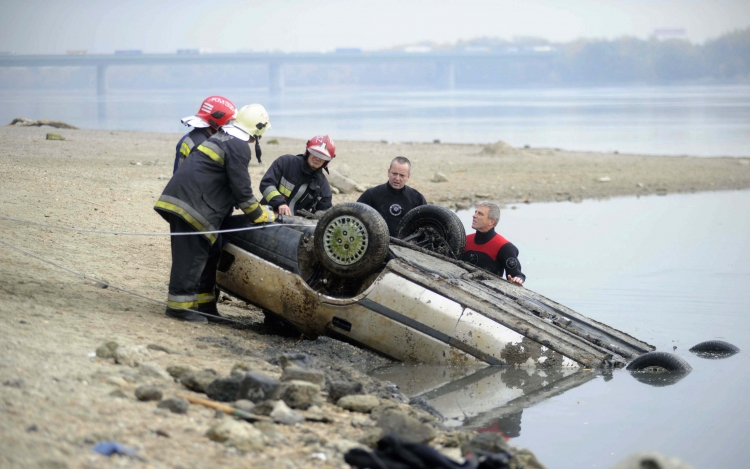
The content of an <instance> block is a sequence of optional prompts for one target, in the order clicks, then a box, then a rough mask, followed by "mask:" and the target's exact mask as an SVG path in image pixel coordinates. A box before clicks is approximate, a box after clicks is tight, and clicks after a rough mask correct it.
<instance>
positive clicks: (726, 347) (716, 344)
mask: <svg viewBox="0 0 750 469" xmlns="http://www.w3.org/2000/svg"><path fill="white" fill-rule="evenodd" d="M690 351H691V352H693V353H694V354H696V355H698V356H699V357H701V358H709V359H720V358H728V357H731V356H732V355H735V354H737V353H739V352H740V349H739V347H736V346H734V345H732V344H730V343H729V342H724V341H723V340H707V341H705V342H701V343H700V344H697V345H695V346H693V347H692V348H691V349H690Z"/></svg>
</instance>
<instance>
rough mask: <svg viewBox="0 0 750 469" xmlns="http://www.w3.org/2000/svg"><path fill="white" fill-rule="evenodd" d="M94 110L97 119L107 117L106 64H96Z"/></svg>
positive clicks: (101, 119)
mask: <svg viewBox="0 0 750 469" xmlns="http://www.w3.org/2000/svg"><path fill="white" fill-rule="evenodd" d="M96 98H97V99H96V110H97V117H98V118H99V121H104V120H106V119H107V66H106V65H103V64H99V65H97V66H96Z"/></svg>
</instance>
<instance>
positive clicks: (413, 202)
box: [357, 156, 427, 236]
mask: <svg viewBox="0 0 750 469" xmlns="http://www.w3.org/2000/svg"><path fill="white" fill-rule="evenodd" d="M410 176H411V162H410V161H409V160H408V159H407V158H404V157H403V156H397V157H396V158H394V159H393V160H392V161H391V166H390V167H389V168H388V182H387V183H385V184H381V185H379V186H376V187H373V188H370V189H367V190H366V191H365V192H364V193H363V194H362V195H361V196H360V197H359V199H358V200H357V202H359V203H362V204H365V205H369V206H370V207H372V208H374V209H375V210H377V211H378V213H380V215H381V216H382V217H383V218H384V219H385V222H386V223H387V224H388V231H389V232H390V233H391V236H397V235H398V224H399V223H401V220H402V219H403V218H404V215H405V214H406V213H407V212H408V211H409V210H411V209H413V208H415V207H419V206H420V205H426V204H427V201H426V200H425V198H424V196H423V195H422V194H420V193H419V192H418V191H417V190H416V189H412V188H411V187H408V186H407V185H406V183H407V182H408V181H409V177H410Z"/></svg>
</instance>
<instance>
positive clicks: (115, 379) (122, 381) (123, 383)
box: [107, 376, 128, 388]
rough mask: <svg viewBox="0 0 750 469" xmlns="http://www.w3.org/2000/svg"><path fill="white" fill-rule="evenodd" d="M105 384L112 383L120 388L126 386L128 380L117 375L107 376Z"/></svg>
mask: <svg viewBox="0 0 750 469" xmlns="http://www.w3.org/2000/svg"><path fill="white" fill-rule="evenodd" d="M107 384H113V385H115V386H119V387H121V388H124V387H127V386H128V382H127V381H125V379H124V378H120V377H119V376H110V377H109V378H107Z"/></svg>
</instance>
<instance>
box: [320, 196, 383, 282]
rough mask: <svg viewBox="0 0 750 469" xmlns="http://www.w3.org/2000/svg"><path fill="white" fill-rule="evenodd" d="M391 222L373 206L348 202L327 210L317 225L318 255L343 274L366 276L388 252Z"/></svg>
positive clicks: (332, 270) (326, 263)
mask: <svg viewBox="0 0 750 469" xmlns="http://www.w3.org/2000/svg"><path fill="white" fill-rule="evenodd" d="M389 241H390V237H389V235H388V225H387V224H386V223H385V220H383V217H381V216H380V214H379V213H378V212H377V211H376V210H375V209H374V208H372V207H369V206H367V205H364V204H359V203H356V202H348V203H343V204H340V205H336V206H335V207H333V208H331V209H329V210H327V211H326V212H325V213H324V214H323V216H322V217H321V218H320V220H319V221H318V226H317V227H315V238H314V247H315V256H316V257H317V258H318V261H320V263H321V264H322V265H323V267H325V268H326V269H327V270H328V271H330V272H332V273H333V274H335V275H338V276H340V277H347V278H358V277H364V276H366V275H369V274H371V273H373V272H374V271H376V270H377V269H378V268H379V267H380V266H381V265H382V263H383V261H384V260H385V258H386V256H387V255H388V244H389Z"/></svg>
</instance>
